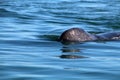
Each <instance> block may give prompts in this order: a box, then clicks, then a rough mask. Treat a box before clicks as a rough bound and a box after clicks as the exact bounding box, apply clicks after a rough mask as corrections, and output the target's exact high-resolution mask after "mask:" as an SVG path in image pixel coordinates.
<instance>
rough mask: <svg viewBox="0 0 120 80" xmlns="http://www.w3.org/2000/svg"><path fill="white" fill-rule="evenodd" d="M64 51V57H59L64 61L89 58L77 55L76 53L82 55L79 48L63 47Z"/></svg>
mask: <svg viewBox="0 0 120 80" xmlns="http://www.w3.org/2000/svg"><path fill="white" fill-rule="evenodd" d="M61 51H62V53H63V54H62V55H60V56H59V57H60V58H62V59H77V58H87V57H85V56H82V55H79V54H76V53H80V52H81V50H80V49H79V48H70V47H63V48H62V49H61Z"/></svg>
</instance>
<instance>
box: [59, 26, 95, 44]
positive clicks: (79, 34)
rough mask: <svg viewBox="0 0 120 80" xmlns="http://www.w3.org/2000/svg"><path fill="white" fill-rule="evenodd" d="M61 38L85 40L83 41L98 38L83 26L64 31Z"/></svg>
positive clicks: (77, 40) (64, 39) (61, 39)
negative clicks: (82, 27)
mask: <svg viewBox="0 0 120 80" xmlns="http://www.w3.org/2000/svg"><path fill="white" fill-rule="evenodd" d="M59 40H60V41H74V42H75V41H76V42H83V41H90V40H96V38H95V36H93V35H91V34H89V33H88V32H86V31H84V30H83V29H81V28H71V29H68V30H66V31H64V32H63V33H62V35H61V36H60V38H59Z"/></svg>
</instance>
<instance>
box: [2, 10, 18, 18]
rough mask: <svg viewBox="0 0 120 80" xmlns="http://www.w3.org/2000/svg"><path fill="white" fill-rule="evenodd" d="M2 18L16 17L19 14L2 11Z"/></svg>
mask: <svg viewBox="0 0 120 80" xmlns="http://www.w3.org/2000/svg"><path fill="white" fill-rule="evenodd" d="M0 12H1V13H0V17H16V16H18V14H17V13H16V12H12V11H9V10H7V9H3V8H1V9H0Z"/></svg>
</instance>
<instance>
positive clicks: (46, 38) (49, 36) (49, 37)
mask: <svg viewBox="0 0 120 80" xmlns="http://www.w3.org/2000/svg"><path fill="white" fill-rule="evenodd" d="M38 37H39V38H44V40H49V41H58V39H59V36H58V35H42V36H38Z"/></svg>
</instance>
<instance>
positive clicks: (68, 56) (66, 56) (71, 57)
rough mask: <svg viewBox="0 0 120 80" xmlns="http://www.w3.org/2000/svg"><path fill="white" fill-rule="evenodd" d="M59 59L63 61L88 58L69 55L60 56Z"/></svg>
mask: <svg viewBox="0 0 120 80" xmlns="http://www.w3.org/2000/svg"><path fill="white" fill-rule="evenodd" d="M59 57H60V58H62V59H77V58H87V57H85V56H78V55H73V54H69V55H67V54H62V55H60V56H59Z"/></svg>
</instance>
